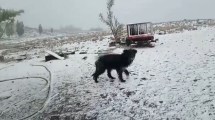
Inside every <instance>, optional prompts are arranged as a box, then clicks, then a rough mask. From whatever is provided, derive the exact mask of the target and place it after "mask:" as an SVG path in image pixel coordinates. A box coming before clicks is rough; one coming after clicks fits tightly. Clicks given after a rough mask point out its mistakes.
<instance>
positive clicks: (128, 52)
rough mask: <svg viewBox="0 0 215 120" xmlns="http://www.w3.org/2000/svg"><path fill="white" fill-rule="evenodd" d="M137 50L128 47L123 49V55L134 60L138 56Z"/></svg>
mask: <svg viewBox="0 0 215 120" xmlns="http://www.w3.org/2000/svg"><path fill="white" fill-rule="evenodd" d="M136 53H137V50H135V49H127V50H123V53H122V55H123V56H124V57H126V58H128V59H129V61H130V62H132V61H133V60H134V58H135V56H136Z"/></svg>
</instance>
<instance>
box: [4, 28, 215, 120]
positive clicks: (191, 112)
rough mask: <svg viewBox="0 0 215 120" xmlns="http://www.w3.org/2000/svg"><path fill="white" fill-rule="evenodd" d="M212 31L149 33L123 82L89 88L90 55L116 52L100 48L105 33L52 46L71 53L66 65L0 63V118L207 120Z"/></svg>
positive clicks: (214, 86)
mask: <svg viewBox="0 0 215 120" xmlns="http://www.w3.org/2000/svg"><path fill="white" fill-rule="evenodd" d="M214 33H215V28H202V29H198V30H195V31H185V32H183V33H174V34H166V35H161V36H159V35H157V36H156V37H158V38H159V42H158V43H156V46H155V47H154V48H136V49H137V51H138V52H137V55H136V58H135V60H134V63H133V64H132V65H131V66H130V67H129V68H128V70H129V71H130V72H131V75H130V77H129V78H126V76H124V77H125V78H126V82H125V83H121V82H120V81H119V80H118V79H116V80H115V81H113V82H111V80H110V79H109V78H108V77H107V75H106V73H105V74H103V75H101V76H100V78H99V79H98V81H99V83H97V84H96V83H95V82H94V80H93V79H92V77H91V75H92V73H93V72H94V70H95V67H94V62H95V60H96V58H97V57H98V53H104V52H113V53H121V52H122V50H123V48H119V47H116V48H109V47H108V42H109V41H110V39H109V38H110V36H105V37H103V40H102V41H100V40H98V41H86V42H79V43H69V44H63V45H62V46H57V45H56V46H54V47H52V48H53V49H56V50H59V49H63V50H65V49H69V50H77V51H76V54H74V55H70V56H69V58H68V59H66V60H54V61H50V62H44V57H38V58H34V57H32V59H30V60H24V61H21V62H18V63H17V62H9V63H0V106H1V107H0V119H1V120H18V119H29V120H41V119H44V120H49V119H52V120H58V119H60V120H95V119H98V120H143V119H144V120H213V119H214V118H215V101H214V100H215V81H214V80H215V72H214V71H215V49H214V46H215V34H214ZM34 50H36V49H33V50H32V51H34ZM82 51H84V52H87V54H78V53H80V52H82ZM32 55H34V54H32ZM112 73H113V76H117V74H116V72H115V71H113V72H112Z"/></svg>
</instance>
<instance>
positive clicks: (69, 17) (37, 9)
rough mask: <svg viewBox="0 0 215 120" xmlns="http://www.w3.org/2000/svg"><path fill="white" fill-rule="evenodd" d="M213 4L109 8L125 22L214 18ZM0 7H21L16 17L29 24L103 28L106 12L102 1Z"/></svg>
mask: <svg viewBox="0 0 215 120" xmlns="http://www.w3.org/2000/svg"><path fill="white" fill-rule="evenodd" d="M214 5H215V0H115V5H114V8H113V10H114V14H115V15H116V16H117V18H118V19H119V21H120V22H122V23H124V24H126V23H135V22H146V21H152V22H162V21H170V20H181V19H196V18H215V14H214V12H213V11H215V7H214ZM0 6H1V7H2V8H8V9H23V10H24V11H25V13H24V14H22V15H21V17H19V18H18V19H19V20H22V21H24V24H25V25H27V26H31V27H38V25H39V24H42V26H43V27H47V28H50V27H54V28H59V27H64V26H66V25H73V26H75V27H81V28H84V29H88V28H92V27H104V24H103V23H101V22H100V21H99V19H98V14H99V13H100V12H102V13H106V0H0Z"/></svg>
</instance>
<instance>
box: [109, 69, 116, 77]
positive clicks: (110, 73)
mask: <svg viewBox="0 0 215 120" xmlns="http://www.w3.org/2000/svg"><path fill="white" fill-rule="evenodd" d="M111 71H112V69H107V75H108V77H109V78H110V79H116V78H115V77H113V76H112V75H111Z"/></svg>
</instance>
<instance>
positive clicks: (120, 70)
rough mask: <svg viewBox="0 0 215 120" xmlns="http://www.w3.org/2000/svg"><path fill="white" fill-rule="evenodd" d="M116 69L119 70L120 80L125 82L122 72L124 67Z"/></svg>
mask: <svg viewBox="0 0 215 120" xmlns="http://www.w3.org/2000/svg"><path fill="white" fill-rule="evenodd" d="M116 71H117V74H118V76H119V80H120V81H121V82H125V80H123V78H122V72H123V70H122V69H117V70H116Z"/></svg>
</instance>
